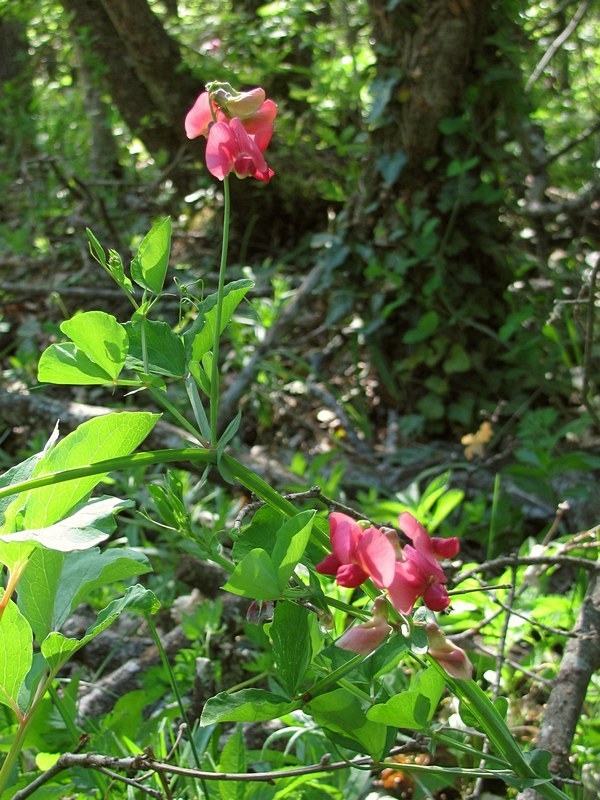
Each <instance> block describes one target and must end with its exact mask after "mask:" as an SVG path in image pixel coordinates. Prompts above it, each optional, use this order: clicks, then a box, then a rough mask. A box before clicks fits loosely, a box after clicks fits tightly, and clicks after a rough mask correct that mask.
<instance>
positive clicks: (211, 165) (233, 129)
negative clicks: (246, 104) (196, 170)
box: [206, 117, 273, 183]
mask: <svg viewBox="0 0 600 800" xmlns="http://www.w3.org/2000/svg"><path fill="white" fill-rule="evenodd" d="M206 166H207V167H208V171H209V172H210V173H212V174H213V175H214V176H215V178H218V179H219V180H221V181H222V180H223V179H224V178H225V176H226V175H229V173H230V172H235V174H236V175H237V176H238V178H247V177H248V176H249V175H251V176H252V177H253V178H257V179H258V180H259V181H264V182H265V183H268V182H269V181H270V180H271V177H272V176H273V170H272V169H270V168H269V167H268V166H267V162H266V161H265V158H264V156H263V154H262V152H261V150H260V149H259V147H258V145H257V144H256V142H255V141H254V139H253V138H252V137H251V136H249V134H247V133H246V130H245V128H244V126H243V125H242V123H241V121H240V120H239V119H238V118H237V117H234V118H233V119H232V120H230V121H229V124H227V123H226V122H215V123H214V125H212V126H211V129H210V132H209V134H208V141H207V143H206Z"/></svg>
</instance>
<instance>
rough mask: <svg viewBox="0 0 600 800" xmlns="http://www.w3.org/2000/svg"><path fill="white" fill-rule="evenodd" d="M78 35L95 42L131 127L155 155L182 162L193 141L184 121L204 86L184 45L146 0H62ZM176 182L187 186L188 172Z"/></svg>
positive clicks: (113, 93)
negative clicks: (184, 55) (185, 59)
mask: <svg viewBox="0 0 600 800" xmlns="http://www.w3.org/2000/svg"><path fill="white" fill-rule="evenodd" d="M62 4H63V7H64V9H65V10H66V11H67V12H69V13H70V14H71V29H72V31H73V35H74V37H76V38H79V39H81V40H83V42H86V41H87V42H89V41H90V40H91V47H92V48H93V50H94V53H95V55H96V57H97V58H98V60H99V61H100V62H101V63H102V65H103V71H104V75H103V78H104V80H105V82H106V86H107V87H108V90H109V92H110V95H111V97H112V100H113V102H114V103H115V105H116V106H117V108H118V109H119V112H120V114H121V115H122V117H123V119H124V120H125V122H126V123H127V125H128V127H129V128H130V130H131V131H132V132H133V133H134V134H135V135H136V136H139V138H140V139H141V140H142V142H143V143H144V145H145V146H146V148H147V149H148V151H149V152H150V153H151V154H152V155H153V156H155V157H157V156H159V155H160V154H161V153H163V154H166V158H167V160H168V161H169V162H173V161H178V160H179V159H180V158H181V156H182V154H183V153H185V150H186V149H189V152H190V154H192V153H193V156H194V158H197V157H198V153H197V151H198V145H196V146H195V147H194V148H192V147H191V146H190V144H189V143H188V141H187V139H186V137H185V133H184V130H183V119H184V117H185V114H186V112H187V110H188V109H189V108H190V107H191V105H192V103H193V101H194V98H195V97H196V95H197V94H198V93H199V90H200V88H201V84H200V82H199V81H198V80H196V79H195V78H194V77H193V75H192V73H191V72H190V71H189V70H187V69H185V68H184V67H183V65H182V62H181V56H180V53H179V47H178V45H177V43H176V42H175V41H174V40H173V39H171V37H170V36H169V35H168V34H167V33H166V31H165V29H164V28H163V26H162V24H161V22H160V20H159V19H158V18H157V17H156V16H155V15H154V14H153V13H152V11H151V9H150V7H149V6H148V4H147V2H146V0H123V1H122V2H121V1H119V0H62ZM172 177H173V180H174V181H175V182H176V183H177V184H178V185H180V186H181V188H182V190H184V191H185V190H186V188H187V186H186V176H185V173H184V172H183V170H174V171H173V172H172Z"/></svg>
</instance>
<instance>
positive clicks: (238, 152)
mask: <svg viewBox="0 0 600 800" xmlns="http://www.w3.org/2000/svg"><path fill="white" fill-rule="evenodd" d="M214 86H215V87H216V88H214V91H212V92H202V94H200V95H199V96H198V98H197V99H196V102H195V103H194V105H193V106H192V108H191V109H190V110H189V112H188V113H187V115H186V118H185V132H186V135H187V137H188V138H189V139H195V138H196V137H198V136H205V137H206V138H207V147H206V162H207V166H208V169H209V171H210V172H211V173H212V174H213V175H214V176H215V177H216V178H219V180H223V179H224V178H225V176H226V175H229V173H230V172H232V171H233V172H235V174H236V175H237V176H238V177H240V178H246V177H248V176H249V175H250V176H252V177H254V178H257V179H258V180H260V181H264V182H265V183H268V182H269V180H270V179H271V177H272V175H273V170H272V169H270V168H269V167H268V166H267V164H266V162H265V159H264V156H263V155H262V154H263V153H264V152H265V150H266V149H267V147H268V145H269V142H270V141H271V137H272V136H273V130H274V125H273V121H274V120H275V117H276V116H277V106H276V105H275V103H274V102H273V101H272V100H266V99H265V92H264V89H260V88H257V89H251V90H250V91H248V92H235V90H233V89H231V87H230V86H228V85H227V84H214ZM209 88H210V87H209ZM226 128H229V129H230V130H229V131H227V130H226Z"/></svg>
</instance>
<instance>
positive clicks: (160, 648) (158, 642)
mask: <svg viewBox="0 0 600 800" xmlns="http://www.w3.org/2000/svg"><path fill="white" fill-rule="evenodd" d="M144 618H145V620H146V623H147V624H148V628H149V630H150V633H151V635H152V638H153V639H154V644H155V645H156V649H157V650H158V652H159V653H160V658H161V661H162V663H163V666H164V668H165V669H166V671H167V674H168V676H169V683H170V684H171V689H173V694H174V695H175V699H176V700H177V705H178V707H179V713H180V714H181V718H182V719H183V721H184V722H185V724H186V726H187V729H188V732H189V743H190V747H191V749H192V754H193V756H194V762H195V764H196V769H202V765H201V762H200V754H199V753H198V749H197V748H196V742H195V740H194V731H193V730H192V728H191V727H190V723H189V720H188V716H187V713H186V710H185V706H184V704H183V698H182V696H181V692H180V691H179V685H178V683H177V679H176V677H175V673H174V672H173V667H172V666H171V662H170V661H169V657H168V655H167V653H166V650H165V648H164V647H163V643H162V642H161V639H160V636H159V635H158V631H157V630H156V626H155V625H154V621H153V619H152V617H151V616H150V614H144Z"/></svg>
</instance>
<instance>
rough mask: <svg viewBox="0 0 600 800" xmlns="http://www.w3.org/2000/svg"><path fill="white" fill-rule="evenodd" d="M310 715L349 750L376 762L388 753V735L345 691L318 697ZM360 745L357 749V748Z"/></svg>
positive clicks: (311, 702) (352, 696)
mask: <svg viewBox="0 0 600 800" xmlns="http://www.w3.org/2000/svg"><path fill="white" fill-rule="evenodd" d="M308 711H309V713H310V714H311V715H312V716H313V717H314V719H315V721H316V722H318V723H319V724H320V725H323V726H324V727H325V728H327V729H328V730H330V731H333V732H334V733H340V734H342V735H343V736H344V738H345V739H346V740H347V741H346V742H345V745H346V746H349V747H352V749H354V750H357V751H358V752H365V753H368V754H369V755H370V756H371V758H373V759H375V760H377V759H379V758H381V757H382V755H383V753H384V752H385V749H386V743H387V738H388V736H387V735H388V731H387V727H386V725H380V724H379V722H378V721H375V720H372V719H371V718H370V715H368V714H367V715H365V712H364V710H363V708H362V706H361V704H360V701H359V700H358V698H357V697H356V696H355V695H354V694H351V693H350V692H349V691H347V690H346V689H343V688H339V689H335V690H334V691H333V692H327V694H322V695H319V696H318V697H315V698H314V699H313V700H311V701H310V703H309V704H308ZM357 745H358V747H357Z"/></svg>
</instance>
